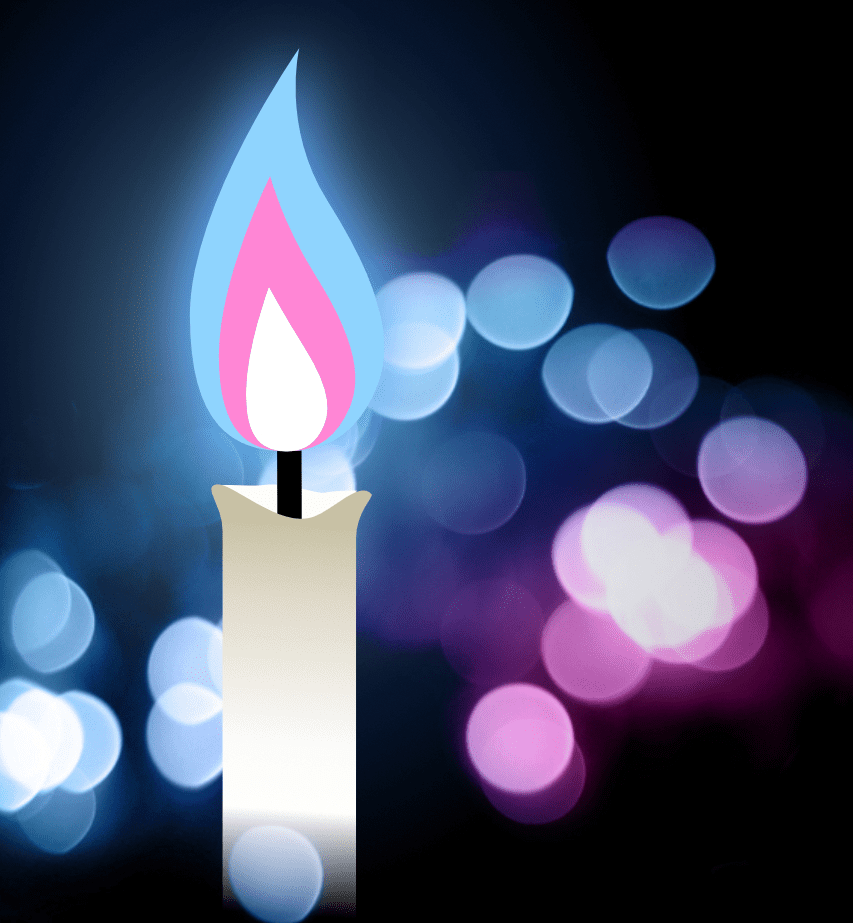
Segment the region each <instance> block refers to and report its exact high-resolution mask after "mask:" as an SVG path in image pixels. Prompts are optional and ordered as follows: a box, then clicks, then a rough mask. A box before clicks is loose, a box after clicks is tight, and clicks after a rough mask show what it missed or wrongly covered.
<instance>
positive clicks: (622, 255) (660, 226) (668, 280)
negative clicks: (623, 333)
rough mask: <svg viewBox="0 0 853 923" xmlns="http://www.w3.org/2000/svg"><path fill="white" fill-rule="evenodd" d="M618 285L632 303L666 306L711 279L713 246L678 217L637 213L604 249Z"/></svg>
mask: <svg viewBox="0 0 853 923" xmlns="http://www.w3.org/2000/svg"><path fill="white" fill-rule="evenodd" d="M607 264H608V266H609V267H610V272H611V273H612V275H613V279H614V281H615V282H616V284H617V285H618V286H619V288H620V289H621V290H622V291H623V292H624V293H625V294H626V295H627V296H628V297H629V298H630V299H631V300H632V301H636V302H637V304H641V305H643V306H644V307H646V308H657V309H659V310H667V309H669V308H677V307H680V306H681V305H683V304H687V302H688V301H692V300H693V299H694V298H695V297H696V296H697V295H698V294H699V293H700V292H701V291H702V289H704V288H705V286H706V285H707V284H708V282H710V281H711V276H712V275H713V274H714V268H715V265H716V264H715V260H714V251H713V249H712V248H711V245H710V244H709V243H708V238H707V237H705V235H704V234H703V233H702V232H701V231H700V230H699V229H698V228H695V227H693V225H692V224H688V223H687V222H686V221H682V220H681V219H680V218H667V217H662V216H661V217H654V218H639V219H638V220H637V221H632V222H631V223H630V224H627V225H625V227H624V228H622V230H621V231H619V232H618V234H616V236H615V237H614V238H613V240H612V241H611V242H610V246H609V247H608V248H607Z"/></svg>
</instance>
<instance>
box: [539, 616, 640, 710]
mask: <svg viewBox="0 0 853 923" xmlns="http://www.w3.org/2000/svg"><path fill="white" fill-rule="evenodd" d="M542 660H543V662H544V664H545V668H546V669H547V670H548V675H549V676H550V677H551V679H552V680H553V681H554V682H555V683H556V684H557V685H558V686H559V687H560V688H561V689H562V690H563V691H564V692H566V693H568V695H570V696H572V697H573V698H576V699H581V700H583V701H584V702H592V703H595V704H600V705H604V704H613V703H615V702H620V701H624V700H625V699H627V698H628V697H629V696H631V695H633V694H634V693H635V692H636V691H637V690H638V689H639V688H640V687H641V686H642V684H643V681H644V679H645V678H646V675H647V674H648V671H649V667H650V666H651V662H652V661H651V657H650V656H649V655H648V653H647V652H646V651H644V650H643V648H642V647H640V646H639V645H638V644H637V643H636V642H635V641H633V640H632V639H631V638H629V637H628V636H627V635H626V634H625V633H624V632H623V631H622V630H621V629H620V628H619V627H618V626H617V625H616V623H615V622H613V621H612V620H611V619H608V618H602V617H601V616H600V615H597V614H595V613H592V612H589V611H587V610H586V609H583V608H582V607H581V606H578V605H577V603H575V602H574V601H572V600H567V601H566V602H564V603H563V604H562V605H561V606H559V607H558V608H557V609H556V610H555V611H554V613H553V614H552V615H551V617H550V618H549V619H548V623H547V624H546V626H545V630H544V632H543V634H542Z"/></svg>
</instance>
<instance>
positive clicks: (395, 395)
mask: <svg viewBox="0 0 853 923" xmlns="http://www.w3.org/2000/svg"><path fill="white" fill-rule="evenodd" d="M458 379H459V356H458V354H457V352H456V351H455V350H454V351H453V352H452V353H451V354H450V356H449V357H448V358H447V359H445V360H444V362H441V363H439V365H436V366H433V367H432V368H429V369H426V370H424V371H416V372H413V371H407V370H402V369H398V368H396V367H395V366H392V365H388V364H387V363H386V364H385V365H383V366H382V375H381V376H380V378H379V384H378V385H377V386H376V391H375V393H374V395H373V398H372V400H371V401H370V407H371V409H372V410H374V411H375V412H376V413H378V414H379V415H380V416H383V417H387V418H388V419H389V420H421V419H423V418H424V417H428V416H429V415H430V414H433V413H435V412H436V411H437V410H439V409H440V408H441V407H443V406H444V405H445V404H446V403H447V401H448V400H449V399H450V395H451V394H453V389H454V388H455V387H456V382H457V380H458Z"/></svg>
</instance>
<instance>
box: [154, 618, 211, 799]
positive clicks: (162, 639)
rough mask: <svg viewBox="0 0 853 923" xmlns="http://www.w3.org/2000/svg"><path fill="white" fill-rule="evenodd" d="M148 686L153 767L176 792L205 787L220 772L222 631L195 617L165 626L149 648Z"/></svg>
mask: <svg viewBox="0 0 853 923" xmlns="http://www.w3.org/2000/svg"><path fill="white" fill-rule="evenodd" d="M148 687H149V689H150V690H151V695H152V697H153V698H154V706H153V708H152V709H151V712H150V713H149V715H148V723H147V725H146V729H145V737H146V742H147V744H148V752H149V754H150V756H151V759H152V760H153V762H154V765H155V766H156V767H157V769H158V770H159V771H160V773H161V774H162V775H163V776H164V777H165V778H166V779H168V780H169V781H170V782H171V783H173V784H174V785H177V786H179V787H181V788H187V789H196V788H201V787H203V786H204V785H207V784H208V783H210V782H211V781H213V780H214V779H215V778H217V777H218V776H219V775H220V773H221V772H222V630H221V629H220V628H218V627H217V626H216V625H214V624H213V623H212V622H209V621H207V620H206V619H202V618H198V617H197V616H188V617H186V618H182V619H178V620H177V621H175V622H173V623H172V624H171V625H169V626H168V627H167V628H166V629H165V630H164V631H163V632H161V634H160V636H159V637H158V638H157V640H156V641H155V642H154V645H153V647H152V648H151V653H150V655H149V657H148Z"/></svg>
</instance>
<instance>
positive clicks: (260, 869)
mask: <svg viewBox="0 0 853 923" xmlns="http://www.w3.org/2000/svg"><path fill="white" fill-rule="evenodd" d="M228 875H229V878H230V879H231V886H232V888H233V889H234V893H235V894H236V895H237V899H238V900H239V901H240V903H241V904H242V905H243V907H244V908H245V909H246V910H247V911H248V912H249V913H250V914H252V916H254V917H256V918H257V919H259V920H263V921H265V923H297V921H299V920H304V919H305V917H307V916H308V914H309V913H310V912H311V910H312V909H313V908H314V905H315V904H316V903H317V899H318V898H319V896H320V891H321V890H322V888H323V863H322V861H321V860H320V855H319V853H318V852H317V850H316V848H315V847H314V845H313V843H311V841H310V840H309V839H308V838H307V837H305V836H303V835H302V834H301V833H298V832H297V831H296V830H291V829H290V828H288V827H278V826H263V827H252V828H251V829H249V830H247V831H246V832H245V833H243V834H242V835H241V836H240V837H239V838H238V839H237V841H236V843H235V844H234V846H233V847H232V849H231V856H230V858H229V860H228Z"/></svg>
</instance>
